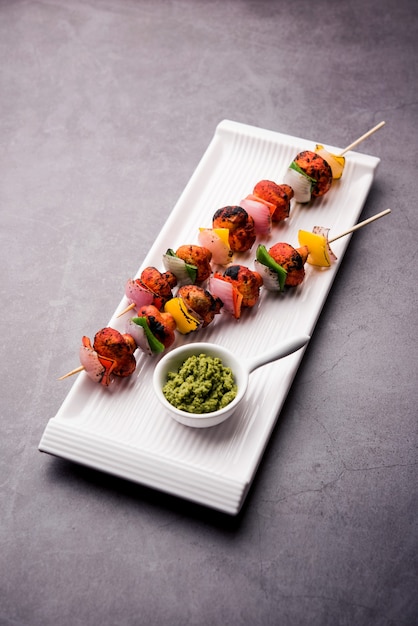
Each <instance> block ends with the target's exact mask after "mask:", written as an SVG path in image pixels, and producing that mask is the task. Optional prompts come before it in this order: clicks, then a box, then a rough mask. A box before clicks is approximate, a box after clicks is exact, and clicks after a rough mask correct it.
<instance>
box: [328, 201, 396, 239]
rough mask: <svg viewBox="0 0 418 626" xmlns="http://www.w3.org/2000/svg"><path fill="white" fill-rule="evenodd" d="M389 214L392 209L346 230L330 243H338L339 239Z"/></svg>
mask: <svg viewBox="0 0 418 626" xmlns="http://www.w3.org/2000/svg"><path fill="white" fill-rule="evenodd" d="M388 213H390V209H386V210H385V211H381V212H380V213H376V215H372V217H369V218H368V219H367V220H363V221H362V222H359V223H358V224H355V225H354V226H352V227H351V228H349V229H348V230H345V231H344V232H343V233H340V234H339V235H337V236H336V237H333V238H332V239H329V240H328V243H332V242H333V241H336V240H337V239H341V237H345V236H346V235H349V234H350V233H353V232H354V231H355V230H358V229H359V228H363V226H366V225H367V224H370V222H374V221H375V220H378V219H379V218H380V217H383V216H384V215H387V214H388Z"/></svg>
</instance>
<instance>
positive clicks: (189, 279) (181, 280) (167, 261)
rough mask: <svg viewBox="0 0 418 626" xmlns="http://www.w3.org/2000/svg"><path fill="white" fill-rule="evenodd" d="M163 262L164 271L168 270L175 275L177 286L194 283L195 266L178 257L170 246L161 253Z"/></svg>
mask: <svg viewBox="0 0 418 626" xmlns="http://www.w3.org/2000/svg"><path fill="white" fill-rule="evenodd" d="M163 264H164V267H165V269H166V271H170V272H172V273H173V274H174V275H175V277H176V278H177V285H178V286H179V287H181V286H182V285H190V284H192V285H194V283H195V282H196V276H197V267H196V266H195V265H191V264H190V263H186V261H184V259H181V258H180V257H178V256H177V255H176V253H175V252H174V250H172V249H171V248H169V249H168V250H167V252H166V253H165V254H163Z"/></svg>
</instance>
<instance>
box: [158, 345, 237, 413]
mask: <svg viewBox="0 0 418 626" xmlns="http://www.w3.org/2000/svg"><path fill="white" fill-rule="evenodd" d="M237 391H238V388H237V385H236V384H235V381H234V375H233V373H232V370H231V368H230V367H225V366H224V365H223V363H222V361H221V359H220V358H218V357H211V356H208V355H207V354H199V355H193V356H190V357H188V358H187V359H186V360H185V361H184V362H183V363H182V365H181V366H180V369H179V370H178V372H168V374H167V382H166V384H165V385H164V387H163V394H164V396H165V397H166V399H167V400H168V402H170V404H172V405H173V406H175V407H176V408H177V409H180V410H182V411H186V412H187V413H211V412H212V411H217V410H218V409H222V408H223V407H225V406H226V405H227V404H229V403H230V402H232V400H233V399H234V398H235V396H236V395H237Z"/></svg>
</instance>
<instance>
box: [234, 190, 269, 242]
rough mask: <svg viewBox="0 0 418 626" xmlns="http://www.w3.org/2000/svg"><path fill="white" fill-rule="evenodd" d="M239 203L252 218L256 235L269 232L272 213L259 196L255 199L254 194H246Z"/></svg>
mask: <svg viewBox="0 0 418 626" xmlns="http://www.w3.org/2000/svg"><path fill="white" fill-rule="evenodd" d="M239 205H240V207H241V208H243V209H245V210H246V211H247V213H248V215H250V216H251V217H252V218H253V220H254V228H255V232H256V233H257V234H258V235H269V234H270V233H271V225H272V219H271V215H272V214H271V211H270V208H269V206H268V205H267V204H265V203H264V202H263V201H262V200H261V198H259V199H257V200H255V199H254V196H253V197H249V196H247V197H246V198H244V199H243V200H241V202H240V203H239Z"/></svg>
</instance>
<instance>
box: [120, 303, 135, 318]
mask: <svg viewBox="0 0 418 626" xmlns="http://www.w3.org/2000/svg"><path fill="white" fill-rule="evenodd" d="M134 308H135V303H134V302H132V303H131V304H130V305H129V306H127V307H126V309H123V311H121V313H118V315H117V316H116V317H122V315H125V313H127V312H128V311H132V309H134Z"/></svg>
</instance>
